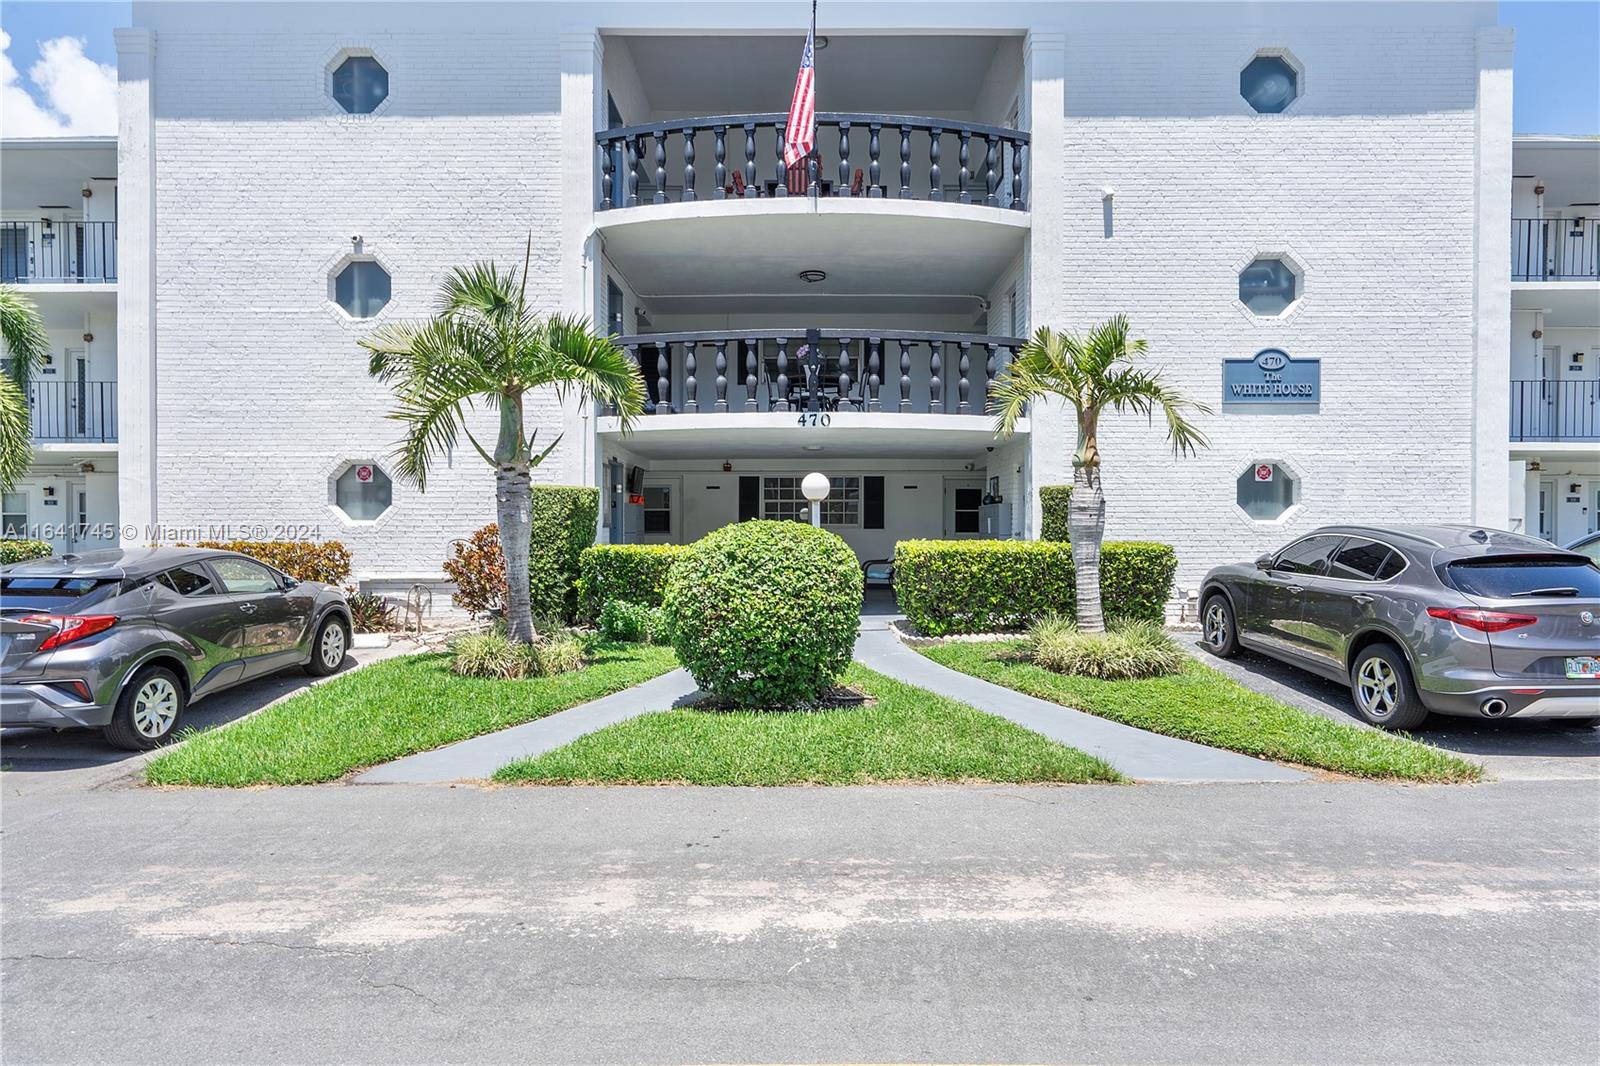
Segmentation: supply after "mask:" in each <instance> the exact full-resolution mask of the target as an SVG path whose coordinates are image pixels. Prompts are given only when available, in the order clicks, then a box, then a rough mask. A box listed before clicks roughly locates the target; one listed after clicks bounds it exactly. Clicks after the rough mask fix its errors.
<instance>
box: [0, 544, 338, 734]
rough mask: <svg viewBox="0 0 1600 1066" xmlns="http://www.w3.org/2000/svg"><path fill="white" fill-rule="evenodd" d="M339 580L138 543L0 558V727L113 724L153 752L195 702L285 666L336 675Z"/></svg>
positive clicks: (226, 555) (231, 556)
mask: <svg viewBox="0 0 1600 1066" xmlns="http://www.w3.org/2000/svg"><path fill="white" fill-rule="evenodd" d="M349 645H350V608H349V605H348V604H347V603H346V602H345V597H344V593H343V592H341V591H340V590H339V589H337V588H335V587H333V586H330V585H324V584H322V583H320V582H316V581H296V580H295V579H294V578H292V577H289V576H288V575H286V574H283V573H280V572H279V571H277V570H275V569H273V568H272V567H270V566H267V565H265V564H264V563H261V562H259V561H257V560H255V559H252V558H250V557H249V556H246V555H239V554H237V553H235V552H223V551H215V550H209V549H203V548H134V549H129V550H112V551H94V552H85V553H83V554H82V555H63V556H60V557H59V558H51V559H38V560H33V561H31V562H23V563H12V564H11V565H9V566H4V567H0V725H24V726H41V727H45V728H53V729H62V728H73V727H84V726H86V727H89V728H93V729H104V730H105V735H106V739H107V740H109V741H110V742H111V743H113V744H115V745H117V746H118V747H120V748H129V749H132V750H140V749H144V748H153V747H155V746H156V745H158V744H161V743H163V742H165V741H167V740H168V739H170V738H171V737H172V735H173V731H174V730H176V729H177V728H178V725H179V723H180V722H181V721H182V719H183V712H184V709H185V707H187V706H188V705H189V704H190V703H191V702H193V701H194V700H198V699H201V698H203V697H205V696H209V695H211V694H212V693H214V692H218V691H221V690H222V689H225V688H228V687H230V686H232V685H236V684H238V683H239V682H241V681H249V680H252V679H253V678H257V677H261V676H262V675H264V674H270V673H272V672H274V671H277V670H282V669H284V668H285V667H290V666H300V667H304V668H305V669H306V670H307V671H308V672H310V673H312V674H318V675H320V674H331V673H333V672H334V671H335V670H337V669H338V668H339V665H340V664H341V663H342V662H343V661H344V657H345V649H346V648H348V647H349Z"/></svg>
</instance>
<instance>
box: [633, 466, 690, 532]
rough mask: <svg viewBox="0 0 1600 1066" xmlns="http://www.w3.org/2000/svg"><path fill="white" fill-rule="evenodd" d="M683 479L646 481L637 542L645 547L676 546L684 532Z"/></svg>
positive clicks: (665, 478) (648, 479) (672, 478)
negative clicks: (642, 517)
mask: <svg viewBox="0 0 1600 1066" xmlns="http://www.w3.org/2000/svg"><path fill="white" fill-rule="evenodd" d="M682 486H683V479H682V478H676V477H663V478H645V482H644V523H643V527H642V528H643V534H642V535H641V537H640V538H639V539H640V540H641V541H642V542H643V543H645V544H678V543H680V542H681V534H682V532H683V492H682Z"/></svg>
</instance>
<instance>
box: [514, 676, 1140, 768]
mask: <svg viewBox="0 0 1600 1066" xmlns="http://www.w3.org/2000/svg"><path fill="white" fill-rule="evenodd" d="M844 680H845V681H846V682H848V683H850V684H854V685H857V686H859V687H861V688H863V689H865V690H866V691H867V692H869V693H871V694H872V695H873V696H875V697H876V698H877V703H876V704H875V705H872V706H863V707H851V708H836V709H831V710H822V711H777V712H762V711H713V710H696V709H693V708H676V709H673V710H668V711H661V712H659V713H655V714H647V715H642V716H641V717H638V718H633V719H630V720H629V721H626V722H620V723H618V724H617V725H613V726H608V727H606V728H605V729H602V730H599V731H598V732H595V733H591V734H589V735H588V736H586V737H580V738H579V739H578V740H576V741H574V742H572V743H571V744H568V745H567V746H566V747H563V748H558V749H557V750H555V751H552V752H549V753H547V754H545V755H541V756H538V757H536V758H533V759H526V760H523V761H521V762H515V763H512V764H511V765H509V766H506V767H504V768H503V769H501V770H500V772H499V773H498V774H496V775H495V779H496V780H498V781H510V782H541V783H547V784H574V783H608V784H634V785H642V784H660V783H687V784H695V785H796V784H816V785H862V784H870V783H874V782H884V781H1002V782H1025V781H1049V782H1075V781H1120V780H1122V778H1121V776H1120V775H1119V774H1118V773H1117V772H1116V771H1115V770H1113V769H1112V768H1111V767H1110V766H1108V765H1107V764H1105V763H1104V762H1101V761H1100V760H1099V759H1096V758H1094V757H1093V756H1091V755H1085V754H1084V753H1083V752H1081V751H1077V750H1076V749H1073V748H1069V747H1066V746H1064V745H1061V744H1057V743H1055V742H1054V741H1052V740H1047V739H1045V738H1044V737H1042V736H1040V735H1038V734H1037V733H1033V732H1030V731H1028V730H1026V729H1023V728H1022V727H1021V726H1018V725H1014V724H1013V723H1011V722H1008V721H1006V720H1005V719H1003V718H997V717H995V716H994V715H990V714H984V713H983V712H981V711H977V710H974V709H973V708H971V707H968V706H967V705H965V704H962V703H956V702H955V701H953V700H947V699H943V698H941V697H939V696H935V695H934V694H932V693H931V692H925V691H923V690H922V689H919V688H915V687H913V686H911V685H903V684H901V683H899V682H897V681H891V680H889V679H888V678H886V677H883V676H881V675H879V674H875V673H873V672H871V671H870V670H866V669H864V668H862V667H861V666H858V665H852V666H851V667H850V668H849V670H848V671H847V673H846V674H845V678H844Z"/></svg>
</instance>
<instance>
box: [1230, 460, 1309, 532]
mask: <svg viewBox="0 0 1600 1066" xmlns="http://www.w3.org/2000/svg"><path fill="white" fill-rule="evenodd" d="M1237 502H1238V504H1239V508H1240V509H1241V510H1243V511H1244V513H1245V514H1247V515H1249V516H1250V517H1251V518H1254V519H1256V520H1257V521H1261V522H1270V521H1272V520H1273V519H1276V518H1282V517H1283V514H1284V512H1285V511H1287V510H1288V509H1289V508H1291V507H1293V506H1294V505H1295V504H1297V503H1299V502H1300V479H1299V478H1297V477H1295V476H1294V475H1293V474H1291V473H1290V472H1289V470H1288V468H1287V467H1284V466H1283V465H1281V464H1279V463H1273V462H1260V463H1252V464H1250V469H1248V470H1246V471H1245V472H1244V473H1242V474H1240V475H1239V489H1238V497H1237Z"/></svg>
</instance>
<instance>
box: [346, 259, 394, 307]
mask: <svg viewBox="0 0 1600 1066" xmlns="http://www.w3.org/2000/svg"><path fill="white" fill-rule="evenodd" d="M333 299H334V302H335V303H337V304H338V305H339V306H340V307H342V308H344V312H345V314H347V315H349V316H350V317H351V318H371V317H372V316H373V315H375V314H377V313H378V312H379V311H381V310H383V305H384V304H386V303H388V302H389V272H388V271H387V270H385V269H383V267H382V266H380V265H378V264H377V263H376V262H374V261H373V260H371V259H357V260H356V261H355V262H353V263H346V264H345V265H344V269H343V270H341V271H339V273H338V274H336V275H334V279H333Z"/></svg>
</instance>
